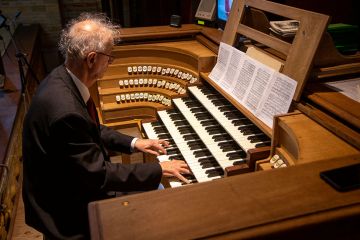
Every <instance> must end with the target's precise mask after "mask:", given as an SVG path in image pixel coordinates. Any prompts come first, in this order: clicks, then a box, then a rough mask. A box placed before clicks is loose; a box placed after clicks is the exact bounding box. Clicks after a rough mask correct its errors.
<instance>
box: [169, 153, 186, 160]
mask: <svg viewBox="0 0 360 240" xmlns="http://www.w3.org/2000/svg"><path fill="white" fill-rule="evenodd" d="M169 159H170V160H174V159H175V160H183V159H184V157H183V155H181V154H177V155H173V156H170V157H169Z"/></svg>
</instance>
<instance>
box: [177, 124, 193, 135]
mask: <svg viewBox="0 0 360 240" xmlns="http://www.w3.org/2000/svg"><path fill="white" fill-rule="evenodd" d="M178 131H179V132H180V133H181V134H182V135H185V134H190V133H195V132H194V130H193V129H192V128H191V127H187V126H186V127H178Z"/></svg>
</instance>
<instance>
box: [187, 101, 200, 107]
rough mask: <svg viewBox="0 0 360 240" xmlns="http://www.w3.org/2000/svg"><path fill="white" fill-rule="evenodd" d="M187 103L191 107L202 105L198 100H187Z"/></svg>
mask: <svg viewBox="0 0 360 240" xmlns="http://www.w3.org/2000/svg"><path fill="white" fill-rule="evenodd" d="M185 105H186V106H187V107H189V108H192V107H202V105H201V103H199V102H198V101H196V102H186V103H185Z"/></svg>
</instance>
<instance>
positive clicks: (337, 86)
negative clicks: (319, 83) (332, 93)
mask: <svg viewBox="0 0 360 240" xmlns="http://www.w3.org/2000/svg"><path fill="white" fill-rule="evenodd" d="M325 85H327V86H329V87H330V88H331V89H334V90H336V91H338V92H340V93H342V94H344V95H345V96H347V97H349V98H351V99H353V100H355V101H357V102H360V78H353V79H348V80H343V81H336V82H328V83H325Z"/></svg>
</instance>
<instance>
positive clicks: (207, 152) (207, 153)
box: [193, 150, 211, 157]
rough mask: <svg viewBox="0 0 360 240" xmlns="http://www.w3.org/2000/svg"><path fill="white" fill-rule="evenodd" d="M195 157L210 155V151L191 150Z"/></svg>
mask: <svg viewBox="0 0 360 240" xmlns="http://www.w3.org/2000/svg"><path fill="white" fill-rule="evenodd" d="M193 154H194V156H195V157H206V156H211V153H210V152H209V151H208V150H198V151H194V152H193Z"/></svg>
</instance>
